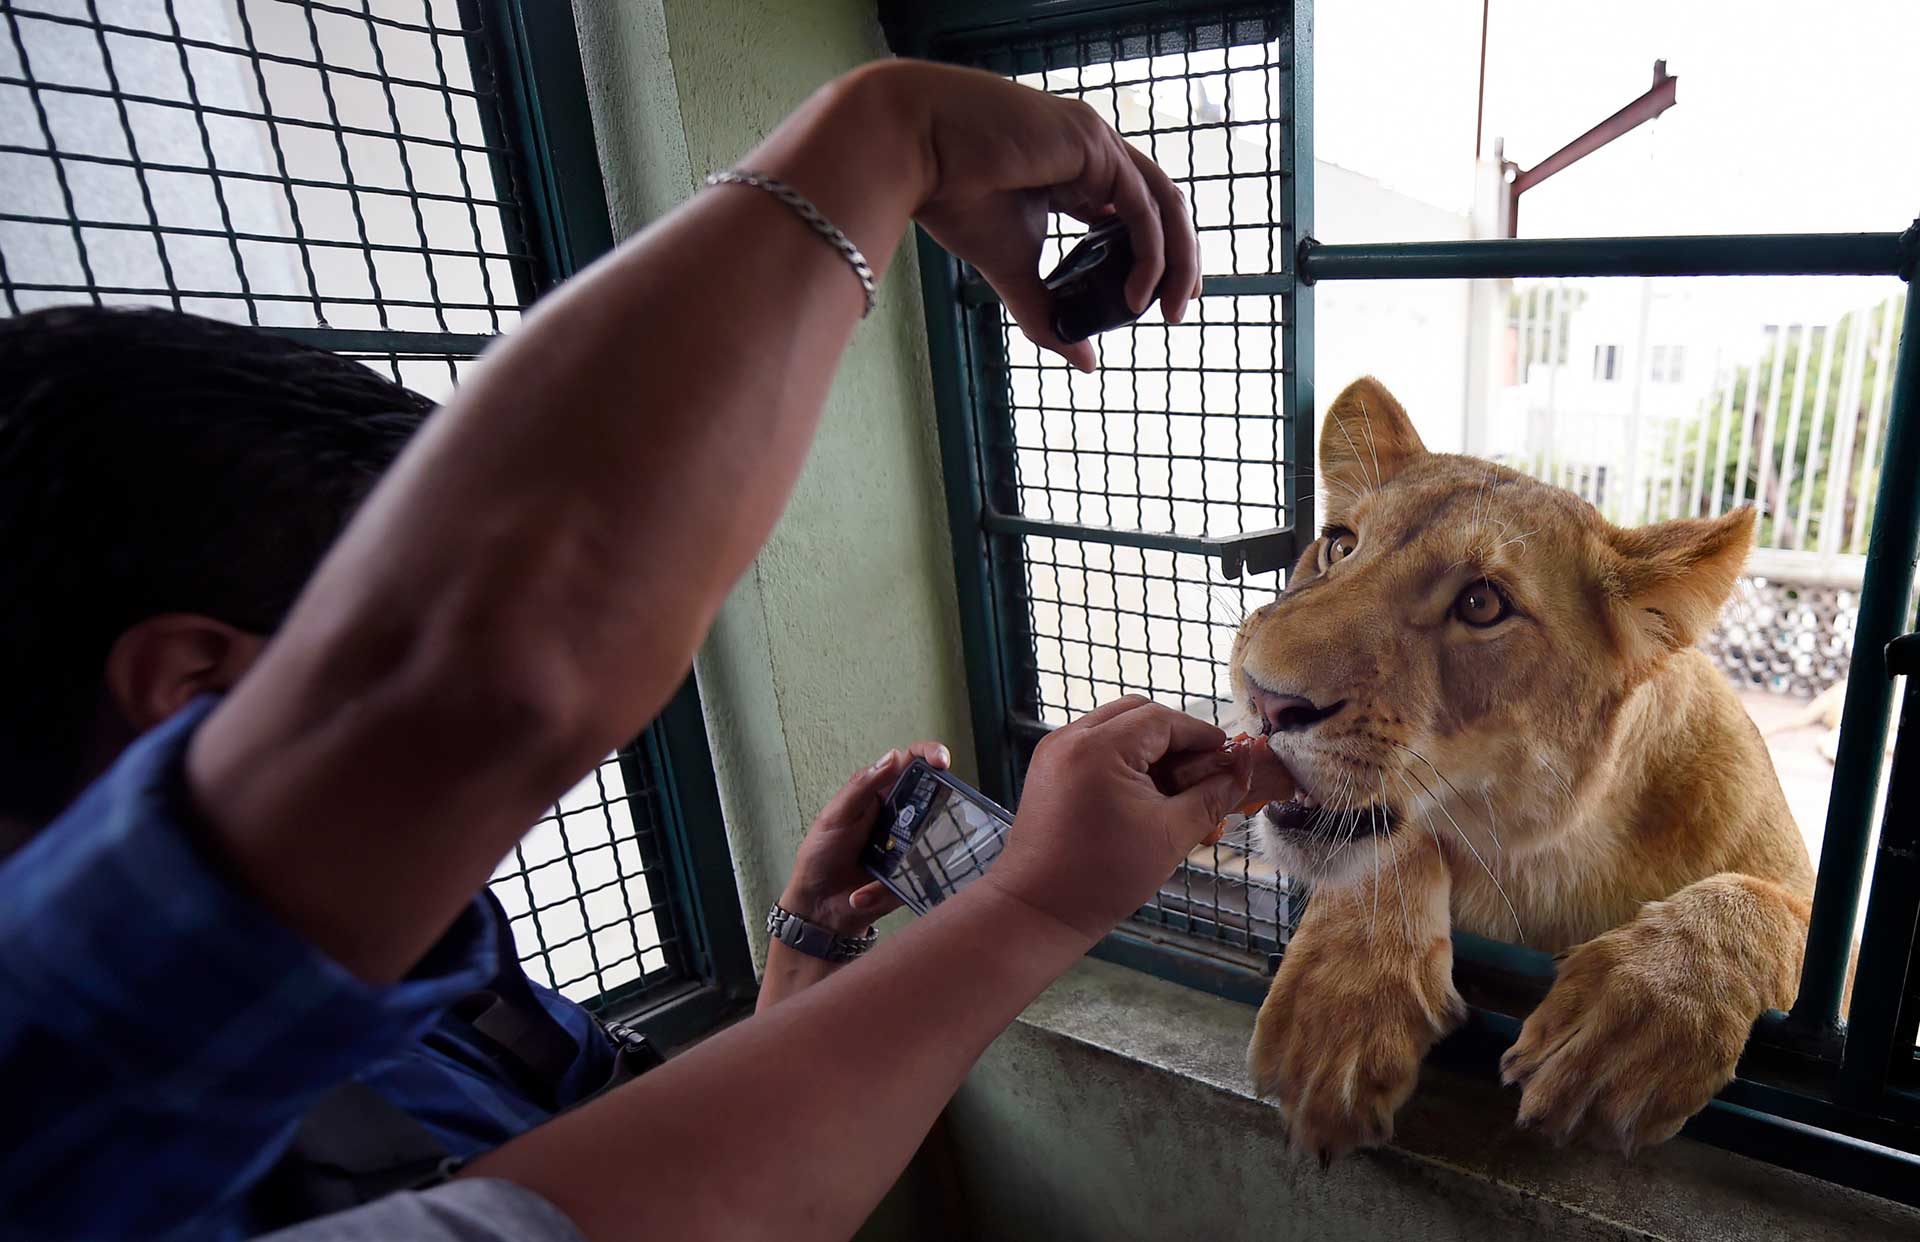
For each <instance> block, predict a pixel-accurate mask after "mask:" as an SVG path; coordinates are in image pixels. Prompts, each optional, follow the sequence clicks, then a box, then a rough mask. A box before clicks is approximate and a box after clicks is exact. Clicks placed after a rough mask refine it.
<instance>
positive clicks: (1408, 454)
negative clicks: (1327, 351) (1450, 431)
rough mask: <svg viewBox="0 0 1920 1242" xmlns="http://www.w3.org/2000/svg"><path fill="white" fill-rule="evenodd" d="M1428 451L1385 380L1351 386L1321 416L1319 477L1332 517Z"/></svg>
mask: <svg viewBox="0 0 1920 1242" xmlns="http://www.w3.org/2000/svg"><path fill="white" fill-rule="evenodd" d="M1426 451H1427V446H1426V445H1424V444H1422V443H1421V442H1420V433H1419V432H1417V431H1415V430H1414V429H1413V423H1412V422H1411V421H1409V420H1408V418H1407V412H1406V411H1405V410H1403V409H1401V408H1400V403H1399V402H1398V401H1395V400H1394V399H1393V394H1392V393H1390V392H1388V391H1387V389H1386V386H1385V385H1384V384H1382V383H1381V382H1380V381H1379V380H1377V379H1374V378H1373V377H1372V376H1370V375H1369V376H1367V377H1365V378H1364V379H1357V380H1355V381H1353V383H1351V384H1348V385H1347V386H1346V387H1345V388H1343V389H1341V390H1340V395H1339V396H1337V397H1335V398H1334V399H1333V404H1332V405H1330V406H1328V407H1327V413H1326V417H1325V418H1323V419H1321V420H1320V478H1321V481H1322V484H1323V485H1324V487H1325V490H1326V496H1327V514H1328V516H1329V517H1330V518H1336V519H1337V517H1338V515H1340V514H1342V513H1344V512H1345V511H1346V509H1347V507H1348V506H1349V505H1351V504H1352V503H1353V501H1354V500H1355V499H1357V498H1358V497H1360V496H1362V495H1364V494H1366V493H1367V492H1370V491H1373V490H1374V489H1375V488H1377V487H1379V486H1380V485H1382V484H1383V483H1385V482H1386V481H1387V480H1388V479H1391V478H1393V477H1394V476H1395V475H1397V474H1399V473H1400V472H1401V471H1402V470H1405V469H1406V468H1407V466H1408V464H1409V463H1411V462H1412V461H1413V460H1414V459H1415V458H1418V457H1422V456H1425V454H1426Z"/></svg>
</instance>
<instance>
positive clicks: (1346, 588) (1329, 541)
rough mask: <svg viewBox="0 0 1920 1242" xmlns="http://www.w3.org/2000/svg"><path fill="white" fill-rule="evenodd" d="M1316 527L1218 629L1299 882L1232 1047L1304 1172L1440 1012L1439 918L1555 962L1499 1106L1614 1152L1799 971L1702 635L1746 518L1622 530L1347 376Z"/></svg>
mask: <svg viewBox="0 0 1920 1242" xmlns="http://www.w3.org/2000/svg"><path fill="white" fill-rule="evenodd" d="M1320 479H1321V484H1322V487H1323V488H1324V490H1325V494H1326V527H1325V529H1324V530H1323V532H1322V533H1321V536H1320V538H1318V539H1317V540H1315V541H1314V543H1313V544H1312V546H1310V547H1308V548H1307V550H1306V552H1305V553H1304V554H1303V555H1302V556H1301V558H1300V562H1299V564H1298V565H1296V566H1295V568H1294V571H1293V574H1292V576H1291V577H1290V578H1289V580H1288V583H1287V589H1286V591H1285V592H1284V593H1283V594H1282V595H1281V596H1280V597H1279V599H1277V600H1276V601H1274V602H1273V603H1271V604H1268V605H1267V606H1265V607H1263V608H1261V609H1260V610H1258V611H1257V612H1255V613H1254V614H1253V615H1252V616H1250V617H1249V618H1248V619H1247V621H1246V623H1245V625H1243V626H1242V627H1241V631H1240V634H1239V637H1238V638H1237V640H1236V641H1235V645H1234V656H1233V661H1232V676H1233V686H1234V693H1235V697H1236V698H1237V699H1238V700H1239V702H1240V703H1241V704H1242V705H1244V706H1246V707H1247V708H1249V709H1250V710H1251V711H1252V712H1253V714H1254V717H1255V719H1257V720H1259V721H1261V722H1263V727H1264V729H1265V731H1266V732H1267V733H1268V734H1269V735H1270V738H1271V744H1272V746H1273V749H1274V752H1275V753H1276V754H1277V755H1279V756H1280V758H1281V759H1283V760H1284V761H1285V762H1286V764H1287V766H1288V767H1289V768H1290V769H1292V771H1293V773H1294V775H1295V776H1296V777H1297V778H1298V780H1299V782H1300V785H1301V790H1302V793H1301V794H1300V795H1299V796H1298V797H1296V799H1295V800H1293V801H1290V802H1288V803H1285V804H1275V805H1272V806H1269V807H1267V808H1266V810H1265V811H1264V812H1262V813H1261V815H1260V816H1259V817H1258V821H1257V831H1258V833H1259V835H1260V837H1261V842H1262V846H1263V848H1264V849H1265V851H1266V853H1267V854H1268V856H1269V858H1270V859H1271V860H1272V861H1273V862H1274V864H1275V865H1276V866H1278V867H1279V868H1280V869H1281V870H1283V871H1286V872H1290V873H1292V874H1295V875H1300V876H1304V877H1306V878H1308V879H1309V880H1310V881H1311V882H1312V884H1313V886H1314V895H1313V899H1312V901H1311V902H1310V903H1309V905H1308V907H1307V911H1306V914H1305V916H1304V917H1303V918H1302V920H1301V922H1300V926H1299V929H1298V930H1297V931H1296V932H1295V933H1294V937H1293V940H1292V942H1291V943H1290V944H1289V945H1288V946H1287V953H1286V957H1285V959H1284V960H1283V961H1282V963H1281V966H1280V970H1279V973H1278V975H1277V976H1276V977H1275V978H1274V981H1273V986H1272V990H1271V991H1270V992H1269V994H1268V996H1267V1000H1266V1003H1265V1004H1264V1005H1262V1006H1261V1009H1260V1016H1259V1020H1258V1022H1257V1023H1256V1025H1255V1029H1254V1035H1253V1044H1252V1047H1251V1048H1250V1049H1249V1053H1248V1059H1249V1064H1250V1069H1251V1072H1252V1075H1253V1081H1254V1084H1255V1086H1256V1088H1257V1089H1258V1090H1259V1091H1260V1093H1261V1094H1263V1095H1269V1096H1272V1097H1275V1098H1277V1099H1278V1101H1279V1103H1280V1104H1281V1106H1282V1108H1283V1109H1284V1110H1285V1113H1286V1116H1287V1119H1288V1124H1289V1127H1290V1129H1291V1131H1292V1136H1293V1142H1294V1144H1295V1146H1296V1147H1297V1148H1299V1149H1302V1150H1305V1151H1309V1152H1313V1153H1317V1154H1318V1155H1319V1156H1320V1157H1321V1158H1322V1159H1323V1160H1325V1159H1328V1158H1330V1157H1331V1156H1332V1155H1334V1154H1337V1153H1339V1152H1343V1151H1346V1150H1348V1149H1350V1148H1353V1147H1356V1146H1369V1145H1373V1144H1377V1143H1381V1142H1383V1141H1385V1140H1386V1139H1387V1138H1388V1137H1389V1136H1390V1135H1391V1134H1392V1133H1393V1117H1394V1113H1395V1112H1396V1111H1397V1110H1398V1109H1399V1107H1400V1105H1401V1104H1402V1103H1404V1102H1405V1101H1406V1099H1407V1097H1408V1095H1409V1094H1410V1093H1411V1092H1412V1090H1413V1086H1414V1081H1415V1078H1416V1076H1417V1074H1418V1071H1419V1067H1420V1061H1421V1058H1422V1057H1424V1056H1425V1054H1426V1052H1427V1050H1428V1049H1429V1048H1430V1047H1431V1046H1432V1045H1433V1043H1434V1042H1435V1041H1436V1040H1437V1039H1439V1038H1440V1037H1441V1036H1442V1035H1444V1034H1446V1033H1447V1032H1448V1031H1449V1030H1450V1029H1452V1028H1453V1027H1454V1026H1455V1025H1457V1024H1458V1023H1459V1021H1460V1020H1461V1018H1462V1017H1463V1015H1464V1010H1465V1007H1464V1005H1463V1003H1462V1001H1461V999H1460V997H1459V994H1458V993H1457V992H1456V991H1455V990H1454V986H1453V979H1452V966H1453V954H1452V947H1451V942H1450V940H1449V936H1448V931H1449V928H1450V927H1459V928H1462V929H1464V930H1467V931H1471V932H1475V933H1478V934H1480V935H1484V936H1493V937H1499V938H1501V939H1506V940H1517V941H1519V942H1521V943H1524V944H1528V945H1532V946H1534V947H1537V948H1541V949H1546V950H1550V951H1554V952H1562V951H1568V950H1570V952H1566V954H1565V957H1564V958H1563V960H1562V961H1561V964H1560V967H1559V973H1558V978H1557V981H1556V982H1555V984H1554V986H1553V989H1552V991H1551V992H1550V993H1549V994H1548V996H1547V998H1546V999H1545V1000H1544V1001H1543V1002H1542V1003H1541V1004H1540V1006H1539V1008H1538V1009H1536V1010H1535V1011H1534V1013H1533V1015H1532V1016H1531V1017H1530V1018H1528V1019H1527V1022H1526V1025H1525V1028H1524V1029H1523V1030H1522V1032H1521V1034H1520V1039H1519V1042H1517V1043H1516V1044H1515V1045H1514V1046H1513V1048H1512V1049H1511V1050H1510V1051H1509V1052H1508V1053H1507V1055H1506V1057H1505V1059H1504V1061H1503V1062H1502V1069H1503V1072H1504V1076H1505V1078H1506V1080H1507V1081H1508V1082H1509V1083H1515V1084H1519V1085H1521V1086H1522V1087H1523V1088H1524V1091H1523V1094H1522V1096H1521V1102H1520V1115H1519V1121H1520V1124H1522V1125H1537V1126H1539V1127H1541V1128H1542V1129H1544V1130H1545V1131H1547V1132H1548V1133H1550V1134H1553V1135H1555V1136H1556V1137H1561V1138H1565V1137H1568V1136H1571V1135H1573V1134H1574V1133H1576V1132H1579V1131H1587V1132H1590V1133H1593V1134H1596V1135H1597V1136H1598V1137H1599V1138H1600V1139H1602V1140H1603V1141H1606V1142H1608V1143H1610V1144H1611V1145H1613V1146H1617V1147H1618V1148H1620V1149H1622V1150H1624V1151H1628V1152H1631V1151H1632V1150H1633V1149H1635V1148H1637V1147H1639V1146H1642V1145H1645V1144H1649V1143H1657V1142H1661V1141H1663V1140H1665V1139H1667V1138H1670V1137H1672V1135H1673V1134H1674V1133H1675V1132H1676V1131H1678V1130H1679V1128H1680V1126H1681V1124H1682V1123H1683V1122H1685V1121H1686V1119H1687V1118H1688V1117H1690V1116H1691V1115H1692V1114H1693V1113H1695V1112H1696V1111H1698V1110H1699V1109H1700V1108H1702V1107H1703V1106H1704V1105H1705V1104H1706V1102H1707V1100H1708V1099H1709V1098H1710V1097H1711V1096H1712V1095H1713V1094H1714V1092H1716V1091H1718V1090H1719V1089H1720V1087H1721V1086H1723V1085H1724V1084H1725V1083H1726V1082H1727V1081H1728V1080H1729V1079H1730V1078H1731V1077H1732V1076H1733V1070H1734V1062H1735V1060H1736V1059H1737V1058H1738V1057H1739V1055H1740V1050H1741V1047H1742V1045H1743V1044H1744V1043H1745V1041H1746V1036H1747V1031H1748V1028H1749V1027H1750V1026H1751V1025H1752V1024H1753V1021H1754V1019H1755V1018H1757V1017H1759V1016H1760V1014H1761V1013H1762V1012H1763V1011H1764V1010H1766V1009H1769V1008H1785V1007H1787V1006H1788V1005H1790V1004H1791V1003H1792V1001H1793V998H1794V993H1795V991H1796V990H1797V988H1798V986H1799V977H1800V957H1801V952H1802V948H1803V942H1804V940H1805V937H1806V924H1807V917H1808V912H1809V902H1810V899H1811V896H1812V891H1813V868H1812V866H1811V865H1810V864H1809V862H1808V860H1807V852H1806V847H1805V845H1804V844H1803V843H1802V841H1801V837H1800V833H1799V832H1798V830H1797V829H1796V828H1795V827H1794V823H1793V819H1792V816H1791V814H1790V813H1789V811H1788V809H1787V803H1786V799H1785V797H1784V796H1783V795H1782V794H1781V791H1780V783H1779V780H1778V779H1777V778H1776V777H1775V775H1774V772H1773V766H1772V763H1771V761H1770V760H1769V759H1768V757H1767V751H1766V747H1765V745H1764V744H1763V743H1762V741H1761V739H1760V735H1759V732H1758V731H1757V730H1756V729H1755V728H1754V726H1753V724H1752V722H1751V721H1750V720H1749V719H1748V717H1747V715H1746V713H1745V712H1744V711H1743V710H1742V708H1741V706H1740V703H1739V700H1738V699H1737V698H1736V697H1735V696H1734V693H1733V690H1732V688H1731V687H1729V686H1728V685H1727V684H1726V682H1725V681H1724V679H1723V678H1722V677H1721V675H1720V674H1719V673H1718V672H1716V671H1715V670H1714V668H1713V667H1712V665H1711V664H1710V663H1709V662H1708V660H1707V657H1706V656H1705V655H1704V654H1703V653H1701V652H1700V651H1698V650H1696V649H1695V647H1694V642H1695V640H1696V639H1697V638H1698V637H1699V635H1700V634H1701V632H1702V631H1703V630H1705V629H1706V628H1707V627H1709V626H1711V625H1712V624H1713V623H1714V621H1715V618H1716V617H1717V615H1718V613H1719V611H1720V607H1721V605H1722V604H1723V603H1724V602H1725V600H1726V599H1727V596H1728V594H1729V593H1730V591H1731V590H1732V588H1733V585H1734V581H1735V578H1736V576H1737V575H1738V574H1739V572H1740V569H1741V566H1742V564H1743V562H1744V561H1745V559H1746V555H1747V549H1748V547H1749V545H1750V544H1751V542H1752V535H1753V513H1752V511H1751V510H1749V509H1741V510H1738V511H1736V512H1734V513H1730V514H1727V515H1726V516H1724V517H1721V518H1715V519H1693V518H1688V519H1682V520H1678V521H1672V522H1663V523H1660V524H1658V525H1654V526H1646V527H1642V528H1640V529H1637V530H1625V529H1621V528H1619V527H1616V526H1613V525H1611V524H1609V523H1608V522H1607V521H1606V520H1605V519H1603V518H1602V517H1601V516H1600V515H1599V513H1598V512H1596V511H1595V510H1594V508H1593V507H1592V506H1591V505H1589V504H1587V503H1586V502H1585V501H1583V500H1581V499H1579V498H1578V497H1576V496H1574V495H1573V494H1571V493H1569V492H1566V491H1563V490H1561V489H1559V488H1555V487H1551V486H1548V485H1547V484H1545V483H1541V482H1538V481H1536V480H1534V479H1531V478H1528V477H1526V476H1525V475H1521V474H1518V473H1516V472H1515V471H1512V470H1508V469H1506V468H1504V467H1501V466H1496V465H1493V464H1491V463H1488V462H1484V461H1479V460H1476V459H1474V458H1469V457H1461V456H1455V455H1452V454H1442V453H1429V452H1428V451H1427V450H1426V448H1425V447H1424V446H1423V445H1422V444H1421V442H1420V438H1419V436H1418V435H1417V434H1416V433H1415V432H1414V429H1413V426H1412V424H1411V423H1409V422H1408V421H1407V416H1406V413H1405V411H1403V410H1402V409H1401V408H1400V405H1399V403H1398V402H1396V401H1395V400H1394V399H1393V397H1392V396H1391V395H1390V394H1389V393H1388V392H1387V391H1386V389H1385V388H1383V387H1382V386H1381V385H1380V384H1379V383H1378V382H1377V381H1374V380H1372V379H1363V380H1360V381H1358V382H1357V383H1354V384H1352V385H1350V386H1349V387H1348V388H1347V389H1346V390H1345V391H1344V392H1342V393H1341V394H1340V396H1339V398H1338V399H1336V400H1335V401H1334V403H1333V406H1332V408H1331V409H1329V410H1328V411H1327V415H1326V418H1325V420H1324V423H1323V426H1322V430H1321V434H1320Z"/></svg>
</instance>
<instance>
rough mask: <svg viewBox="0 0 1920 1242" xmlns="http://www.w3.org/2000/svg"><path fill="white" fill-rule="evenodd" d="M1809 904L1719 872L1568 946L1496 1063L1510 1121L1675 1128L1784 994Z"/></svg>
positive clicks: (1601, 1132) (1631, 1132)
mask: <svg viewBox="0 0 1920 1242" xmlns="http://www.w3.org/2000/svg"><path fill="white" fill-rule="evenodd" d="M1809 909H1810V908H1809V904H1808V901H1807V899H1806V898H1805V897H1802V896H1799V895H1796V894H1795V893H1793V892H1790V891H1789V890H1787V889H1786V888H1783V887H1781V886H1780V885H1778V884H1775V883H1773V882H1771V881H1768V880H1761V879H1756V878H1754V877H1753V876H1749V875H1739V874H1736V873H1733V872H1726V873H1723V874H1720V875H1715V876H1710V877H1708V878H1707V879H1704V880H1701V881H1699V882H1698V883H1695V884H1690V885H1688V886H1687V887H1686V888H1683V889H1681V890H1680V891H1679V892H1678V893H1675V894H1674V895H1673V896H1672V897H1670V898H1668V899H1667V900H1665V901H1655V902H1649V903H1648V904H1647V905H1646V906H1645V907H1644V908H1643V909H1642V910H1641V912H1640V914H1639V915H1638V916H1637V917H1636V918H1635V919H1634V920H1633V921H1632V922H1630V923H1626V924H1624V925H1622V926H1620V927H1616V928H1614V929H1613V930H1612V931H1610V932H1607V933H1606V934H1604V935H1601V936H1597V937H1595V938H1594V939H1592V940H1589V941H1588V942H1587V943H1585V944H1583V945H1580V946H1579V947H1578V948H1576V949H1574V950H1573V951H1572V952H1570V953H1569V954H1567V956H1566V958H1565V959H1564V960H1563V961H1562V962H1561V964H1560V969H1559V977H1558V978H1557V979H1556V981H1555V982H1554V985H1553V990H1552V991H1551V992H1549V993H1548V994H1547V998H1546V999H1545V1000H1544V1001H1542V1002H1541V1003H1540V1006H1539V1008H1537V1009H1535V1010H1534V1011H1533V1014H1532V1016H1531V1017H1529V1018H1528V1019H1527V1022H1526V1025H1525V1026H1524V1027H1523V1028H1522V1029H1521V1031H1520V1038H1519V1040H1518V1041H1517V1042H1516V1043H1515V1044H1514V1046H1513V1047H1512V1048H1511V1049H1509V1050H1508V1051H1507V1054H1506V1056H1505V1057H1504V1058H1503V1059H1502V1060H1501V1063H1500V1066H1501V1073H1502V1076H1503V1077H1504V1078H1505V1079H1506V1081H1507V1082H1508V1083H1510V1084H1518V1085H1520V1086H1522V1087H1523V1088H1524V1090H1523V1091H1522V1093H1521V1098H1520V1116H1519V1122H1520V1124H1521V1125H1523V1126H1526V1125H1537V1126H1540V1127H1541V1128H1542V1129H1543V1130H1545V1131H1546V1132H1547V1133H1549V1134H1551V1135H1553V1136H1554V1137H1555V1138H1556V1139H1558V1140H1560V1141H1562V1142H1564V1141H1566V1140H1567V1139H1569V1138H1571V1137H1573V1135H1574V1134H1575V1133H1576V1132H1578V1131H1580V1130H1581V1129H1582V1128H1583V1127H1586V1128H1589V1129H1590V1130H1592V1131H1593V1132H1594V1133H1595V1134H1596V1136H1597V1137H1599V1138H1600V1139H1601V1140H1602V1141H1604V1142H1606V1143H1608V1144H1609V1145H1611V1146H1614V1147H1617V1148H1619V1149H1620V1150H1621V1151H1623V1152H1626V1153H1628V1154H1631V1153H1632V1152H1633V1151H1634V1150H1635V1149H1637V1148H1640V1147H1644V1146H1647V1145H1649V1144H1652V1143H1660V1142H1664V1141H1665V1140H1667V1139H1669V1138H1672V1137H1673V1136H1674V1135H1675V1134H1676V1133H1678V1132H1679V1130H1680V1127H1681V1126H1682V1125H1683V1124H1685V1122H1686V1120H1687V1118H1689V1117H1691V1116H1693V1114H1695V1113H1697V1112H1699V1111H1700V1109H1702V1108H1704V1107H1705V1106H1706V1103H1707V1101H1708V1100H1710V1099H1712V1098H1713V1095H1714V1093H1715V1092H1717V1091H1718V1090H1720V1088H1721V1087H1723V1086H1725V1085H1726V1084H1727V1083H1728V1081H1730V1080H1731V1079H1732V1078H1733V1070H1734V1064H1735V1062H1737V1061H1738V1060H1739V1058H1740V1051H1741V1049H1742V1048H1743V1047H1744V1046H1745V1045H1746V1040H1747V1032H1748V1031H1749V1030H1750V1029H1751V1028H1752V1026H1753V1023H1754V1020H1755V1019H1756V1018H1758V1017H1759V1016H1760V1015H1761V1014H1762V1013H1764V1012H1765V1011H1766V1010H1768V1009H1784V1008H1786V1007H1787V1006H1788V1005H1791V1004H1792V1003H1793V998H1794V994H1795V992H1796V991H1797V990H1798V989H1799V982H1800V956H1801V953H1802V951H1803V950H1804V947H1805V942H1806V935H1807V917H1808V914H1809Z"/></svg>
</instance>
